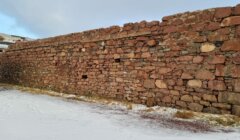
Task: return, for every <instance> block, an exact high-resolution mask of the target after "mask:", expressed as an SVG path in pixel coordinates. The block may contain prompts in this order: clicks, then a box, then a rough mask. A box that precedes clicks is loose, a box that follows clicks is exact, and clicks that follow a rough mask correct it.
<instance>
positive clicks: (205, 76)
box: [195, 69, 215, 80]
mask: <svg viewBox="0 0 240 140" xmlns="http://www.w3.org/2000/svg"><path fill="white" fill-rule="evenodd" d="M195 77H196V79H201V80H213V79H214V78H215V76H214V74H213V73H212V72H210V71H208V70H205V69H202V70H199V71H198V72H197V73H196V75H195Z"/></svg>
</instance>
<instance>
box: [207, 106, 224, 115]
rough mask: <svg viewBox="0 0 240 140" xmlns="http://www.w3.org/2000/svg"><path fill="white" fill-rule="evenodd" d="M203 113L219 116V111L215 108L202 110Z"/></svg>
mask: <svg viewBox="0 0 240 140" xmlns="http://www.w3.org/2000/svg"><path fill="white" fill-rule="evenodd" d="M203 112H206V113H212V114H221V111H220V110H219V109H217V108H215V107H207V108H204V109H203Z"/></svg>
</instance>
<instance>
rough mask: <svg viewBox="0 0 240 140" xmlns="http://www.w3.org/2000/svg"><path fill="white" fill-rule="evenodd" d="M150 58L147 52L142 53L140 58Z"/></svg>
mask: <svg viewBox="0 0 240 140" xmlns="http://www.w3.org/2000/svg"><path fill="white" fill-rule="evenodd" d="M149 57H151V54H150V53H149V52H144V53H142V58H149Z"/></svg>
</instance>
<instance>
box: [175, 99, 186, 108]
mask: <svg viewBox="0 0 240 140" xmlns="http://www.w3.org/2000/svg"><path fill="white" fill-rule="evenodd" d="M176 105H178V106H180V107H183V108H186V107H187V104H186V103H185V102H184V101H176Z"/></svg>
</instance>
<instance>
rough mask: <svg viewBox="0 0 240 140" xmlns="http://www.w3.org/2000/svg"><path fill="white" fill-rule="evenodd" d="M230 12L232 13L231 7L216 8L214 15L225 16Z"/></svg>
mask: <svg viewBox="0 0 240 140" xmlns="http://www.w3.org/2000/svg"><path fill="white" fill-rule="evenodd" d="M231 13H232V7H223V8H217V9H216V11H215V15H214V16H215V17H216V18H225V17H228V16H230V15H231Z"/></svg>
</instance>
